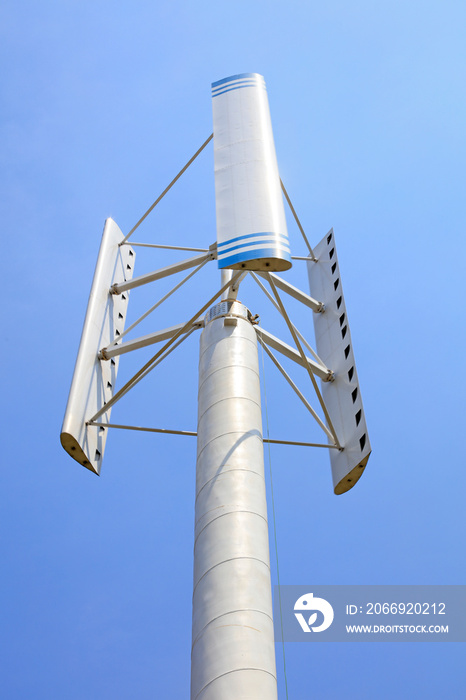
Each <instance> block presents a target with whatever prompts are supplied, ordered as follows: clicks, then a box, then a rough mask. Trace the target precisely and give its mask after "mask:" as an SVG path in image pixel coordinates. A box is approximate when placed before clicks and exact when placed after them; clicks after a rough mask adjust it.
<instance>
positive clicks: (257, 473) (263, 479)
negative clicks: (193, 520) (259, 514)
mask: <svg viewBox="0 0 466 700" xmlns="http://www.w3.org/2000/svg"><path fill="white" fill-rule="evenodd" d="M223 466H225V467H227V466H228V464H225V465H223ZM232 472H247V473H248V474H255V476H258V477H260V478H261V479H262V481H265V477H264V476H263V475H262V474H259V472H253V471H252V470H251V469H244V467H234V468H233V469H227V470H226V471H222V472H220V474H218V473H217V474H214V476H212V477H211V478H210V479H208V480H207V481H206V482H205V484H204V485H203V486H202V488H201V489H199V491H198V492H197V494H196V501H195V503H197V499H198V497H199V496H200V495H201V492H202V491H203V489H205V487H206V486H207V484H210V482H211V481H213V480H214V479H218V478H219V477H220V476H225V475H226V474H231V473H232Z"/></svg>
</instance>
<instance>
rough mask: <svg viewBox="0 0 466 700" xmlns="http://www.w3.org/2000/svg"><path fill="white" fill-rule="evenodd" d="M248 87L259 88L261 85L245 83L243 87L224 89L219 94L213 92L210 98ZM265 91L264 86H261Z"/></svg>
mask: <svg viewBox="0 0 466 700" xmlns="http://www.w3.org/2000/svg"><path fill="white" fill-rule="evenodd" d="M250 87H261V85H259V86H258V85H257V83H250V84H248V83H245V84H243V85H236V86H235V87H231V88H226V90H222V91H221V92H215V93H212V97H218V96H219V95H224V94H225V93H226V92H231V91H232V90H239V89H240V88H250ZM262 87H263V88H264V90H265V85H263V86H262Z"/></svg>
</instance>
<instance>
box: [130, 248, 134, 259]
mask: <svg viewBox="0 0 466 700" xmlns="http://www.w3.org/2000/svg"><path fill="white" fill-rule="evenodd" d="M129 254H130V255H131V257H132V256H133V255H134V253H133V251H132V250H131V248H130V249H129Z"/></svg>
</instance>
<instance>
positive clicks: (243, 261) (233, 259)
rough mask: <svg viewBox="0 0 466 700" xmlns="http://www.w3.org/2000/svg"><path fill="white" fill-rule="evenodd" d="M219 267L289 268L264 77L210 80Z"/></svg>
mask: <svg viewBox="0 0 466 700" xmlns="http://www.w3.org/2000/svg"><path fill="white" fill-rule="evenodd" d="M212 108H213V121H214V160H215V197H216V210H217V245H218V266H219V267H220V268H235V269H241V268H244V269H248V270H275V271H278V270H287V269H288V268H289V267H291V258H290V248H289V242H288V233H287V228H286V221H285V211H284V207H283V198H282V193H281V185H280V177H279V174H278V166H277V158H276V155H275V145H274V141H273V133H272V124H271V121H270V112H269V104H268V99H267V92H266V88H265V82H264V78H263V77H262V76H261V75H258V74H257V73H243V74H241V75H234V76H231V77H229V78H224V79H223V80H219V81H218V82H215V83H212Z"/></svg>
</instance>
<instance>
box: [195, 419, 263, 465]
mask: <svg viewBox="0 0 466 700" xmlns="http://www.w3.org/2000/svg"><path fill="white" fill-rule="evenodd" d="M198 428H199V423H198ZM255 430H256V429H255ZM197 434H198V436H199V430H198V432H197ZM225 435H240V436H241V437H244V435H245V433H244V431H241V430H231V431H230V432H228V433H222V434H221V435H216V436H215V437H213V438H211V439H210V440H209V442H206V444H205V445H204V447H203V448H202V450H201V451H200V452H199V453H198V455H197V459H200V457H201V455H202V453H203V452H204V450H205V449H206V447H208V446H209V445H210V444H211V443H212V442H214V440H218V439H219V438H222V437H224V436H225ZM246 437H247V438H257V439H258V440H259V441H260V443H261V445H262V446H263V444H264V443H263V441H262V431H259V430H258V431H257V433H256V432H251V433H250V434H249V433H246Z"/></svg>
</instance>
